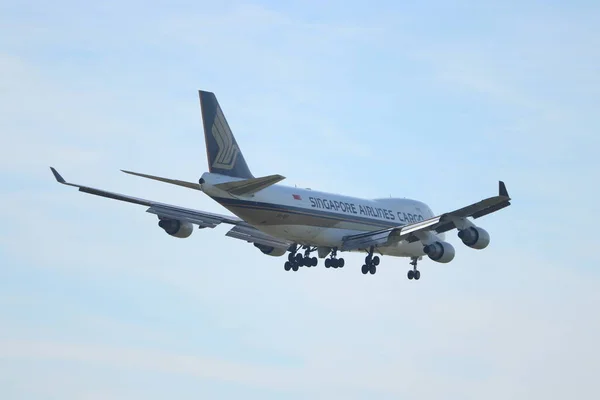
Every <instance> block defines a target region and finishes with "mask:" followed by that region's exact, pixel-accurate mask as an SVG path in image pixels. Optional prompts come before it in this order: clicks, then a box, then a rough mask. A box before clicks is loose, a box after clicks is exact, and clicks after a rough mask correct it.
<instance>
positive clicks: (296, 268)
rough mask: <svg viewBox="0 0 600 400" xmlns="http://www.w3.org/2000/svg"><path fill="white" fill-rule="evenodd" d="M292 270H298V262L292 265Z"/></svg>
mask: <svg viewBox="0 0 600 400" xmlns="http://www.w3.org/2000/svg"><path fill="white" fill-rule="evenodd" d="M292 271H294V272H296V271H298V264H294V265H292Z"/></svg>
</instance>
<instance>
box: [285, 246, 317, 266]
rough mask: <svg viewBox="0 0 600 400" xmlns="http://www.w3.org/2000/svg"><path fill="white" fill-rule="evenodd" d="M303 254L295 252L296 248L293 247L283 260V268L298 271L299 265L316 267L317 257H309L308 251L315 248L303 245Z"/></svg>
mask: <svg viewBox="0 0 600 400" xmlns="http://www.w3.org/2000/svg"><path fill="white" fill-rule="evenodd" d="M303 249H304V255H302V254H300V253H297V252H296V251H297V250H296V248H295V247H294V248H293V249H292V250H291V251H290V254H289V255H288V260H287V261H286V262H285V265H284V266H283V268H284V269H285V270H286V271H289V270H290V269H291V270H293V271H298V268H300V267H316V266H317V264H318V262H319V261H318V260H317V257H311V256H310V253H311V252H313V251H315V250H316V248H311V247H310V246H304V247H303Z"/></svg>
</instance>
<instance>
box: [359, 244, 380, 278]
mask: <svg viewBox="0 0 600 400" xmlns="http://www.w3.org/2000/svg"><path fill="white" fill-rule="evenodd" d="M374 250H375V248H374V247H373V246H371V248H370V249H369V254H368V255H367V256H366V257H365V263H364V264H363V266H362V269H361V272H362V273H363V274H365V275H366V274H369V273H370V274H371V275H373V274H375V272H377V266H378V265H379V256H375V257H373V251H374Z"/></svg>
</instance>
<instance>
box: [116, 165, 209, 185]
mask: <svg viewBox="0 0 600 400" xmlns="http://www.w3.org/2000/svg"><path fill="white" fill-rule="evenodd" d="M121 171H123V172H125V173H126V174H129V175H135V176H141V177H142V178H148V179H153V180H155V181H160V182H165V183H170V184H171V185H177V186H183V187H186V188H189V189H195V190H202V189H200V184H198V183H194V182H186V181H180V180H179V179H169V178H162V177H160V176H154V175H147V174H140V173H139V172H132V171H125V170H123V169H122V170H121Z"/></svg>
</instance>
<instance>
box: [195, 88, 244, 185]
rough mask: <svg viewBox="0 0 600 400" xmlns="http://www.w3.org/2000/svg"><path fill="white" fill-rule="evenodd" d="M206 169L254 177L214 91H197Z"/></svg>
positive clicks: (213, 171)
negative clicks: (202, 125) (206, 163)
mask: <svg viewBox="0 0 600 400" xmlns="http://www.w3.org/2000/svg"><path fill="white" fill-rule="evenodd" d="M199 94H200V108H201V109H202V122H203V124H204V138H205V141H206V155H207V157H208V170H209V171H210V172H212V173H215V174H221V175H228V176H234V177H237V178H245V179H249V178H254V176H253V175H252V173H251V172H250V169H249V168H248V165H247V164H246V160H244V156H243V154H242V152H241V150H240V148H239V146H238V144H237V142H236V141H235V138H234V137H233V133H231V129H230V128H229V124H228V123H227V120H226V119H225V115H223V111H222V110H221V107H220V106H219V102H218V101H217V97H216V96H215V94H214V93H211V92H205V91H203V90H200V91H199Z"/></svg>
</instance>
